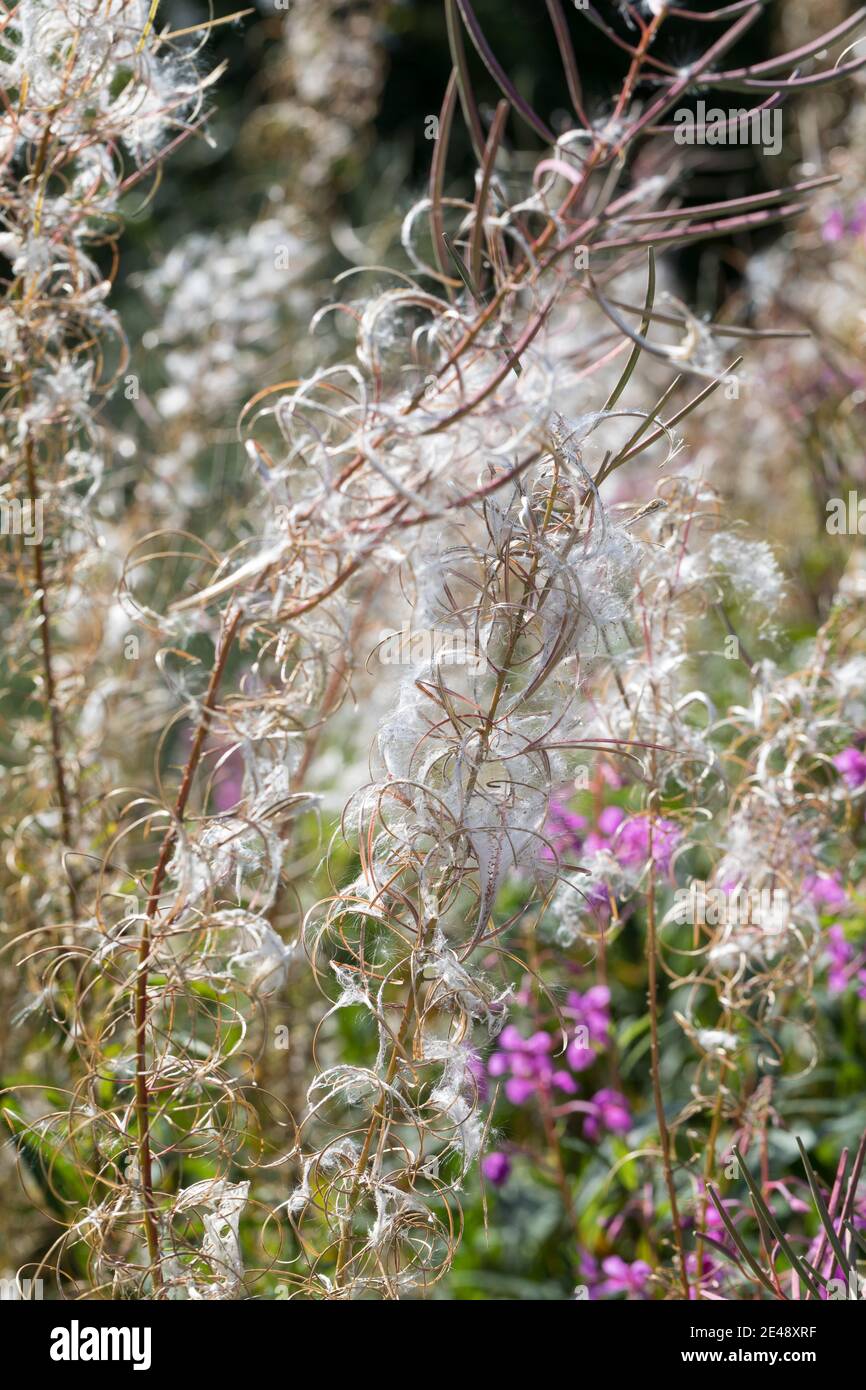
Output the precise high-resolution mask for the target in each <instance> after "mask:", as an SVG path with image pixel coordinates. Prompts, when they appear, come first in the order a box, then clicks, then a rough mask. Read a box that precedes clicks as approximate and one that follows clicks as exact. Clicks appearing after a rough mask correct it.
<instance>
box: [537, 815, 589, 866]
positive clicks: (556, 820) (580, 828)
mask: <svg viewBox="0 0 866 1390" xmlns="http://www.w3.org/2000/svg"><path fill="white" fill-rule="evenodd" d="M585 830H586V821H585V819H584V818H583V816H579V815H577V814H576V812H574V811H569V809H568V807H567V806H564V805H563V804H562V802H561V801H555V800H551V803H550V806H549V808H548V812H547V820H546V822H545V826H544V833H545V835H546V836H547V838H548V840H550V844H549V845H544V846H543V847H542V850H541V857H542V859H546V860H548V862H550V861H554V860H557V859H568V857H569V856H570V855H571V856H574V855H578V854H580V851H581V849H582V848H583V840H584V832H585Z"/></svg>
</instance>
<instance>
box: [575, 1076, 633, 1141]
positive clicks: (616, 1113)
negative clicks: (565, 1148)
mask: <svg viewBox="0 0 866 1390" xmlns="http://www.w3.org/2000/svg"><path fill="white" fill-rule="evenodd" d="M590 1105H591V1106H592V1112H591V1113H590V1114H588V1115H587V1116H586V1119H585V1120H584V1122H583V1132H584V1134H585V1135H586V1137H587V1139H592V1140H598V1139H600V1138H601V1136H602V1134H603V1132H604V1131H605V1130H607V1131H608V1132H609V1133H611V1134H627V1133H628V1131H629V1129H631V1111H630V1110H629V1108H628V1101H627V1100H626V1098H625V1096H623V1095H621V1094H620V1092H619V1091H611V1090H608V1089H605V1090H602V1091H596V1093H595V1095H594V1096H593V1098H592V1100H591V1101H590Z"/></svg>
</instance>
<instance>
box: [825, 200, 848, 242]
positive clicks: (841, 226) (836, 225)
mask: <svg viewBox="0 0 866 1390" xmlns="http://www.w3.org/2000/svg"><path fill="white" fill-rule="evenodd" d="M844 235H845V214H844V213H843V211H842V209H841V208H834V209H833V211H832V212H831V213H830V214H829V216H828V217H827V218H826V219H825V221H824V225H823V227H822V228H821V236H822V237H823V239H824V241H827V242H831V243H832V242H836V241H841V240H842V238H843V236H844Z"/></svg>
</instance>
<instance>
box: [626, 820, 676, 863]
mask: <svg viewBox="0 0 866 1390" xmlns="http://www.w3.org/2000/svg"><path fill="white" fill-rule="evenodd" d="M650 838H652V857H653V859H654V860H655V863H656V865H657V867H658V868H659V869H660V870H661V872H662V873H663V874H666V873H667V871H668V869H669V868H670V866H671V859H672V857H673V853H674V850H675V849H676V847H677V845H678V844H679V840H680V829H679V826H677V825H675V824H674V822H673V821H670V820H656V821H654V822H653V825H652V837H650V821H649V817H648V816H633V817H632V819H631V820H629V821H626V822H625V823H624V825H622V827H621V828H620V831H619V834H618V835H617V837H616V839H615V840H614V842H613V845H612V846H611V848H612V849H613V852H614V854H615V855H616V857H617V859H618V860H619V862H620V863H621V864H623V865H625V866H626V867H627V868H638V867H640V866H641V865H643V864H645V863H646V862H647V860H648V859H649V857H650Z"/></svg>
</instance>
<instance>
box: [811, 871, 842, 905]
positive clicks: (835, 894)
mask: <svg viewBox="0 0 866 1390" xmlns="http://www.w3.org/2000/svg"><path fill="white" fill-rule="evenodd" d="M803 892H804V893H806V894H807V895H808V896H809V897H810V898H811V899H812V902H813V903H814V904H815V906H816V907H834V908H835V907H844V906H845V904H846V903H847V902H848V895H847V893H846V892H845V889H844V888H843V887H842V884H841V881H840V878H839V875H838V874H837V873H833V874H810V875H809V877H808V878H805V879H804V880H803Z"/></svg>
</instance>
